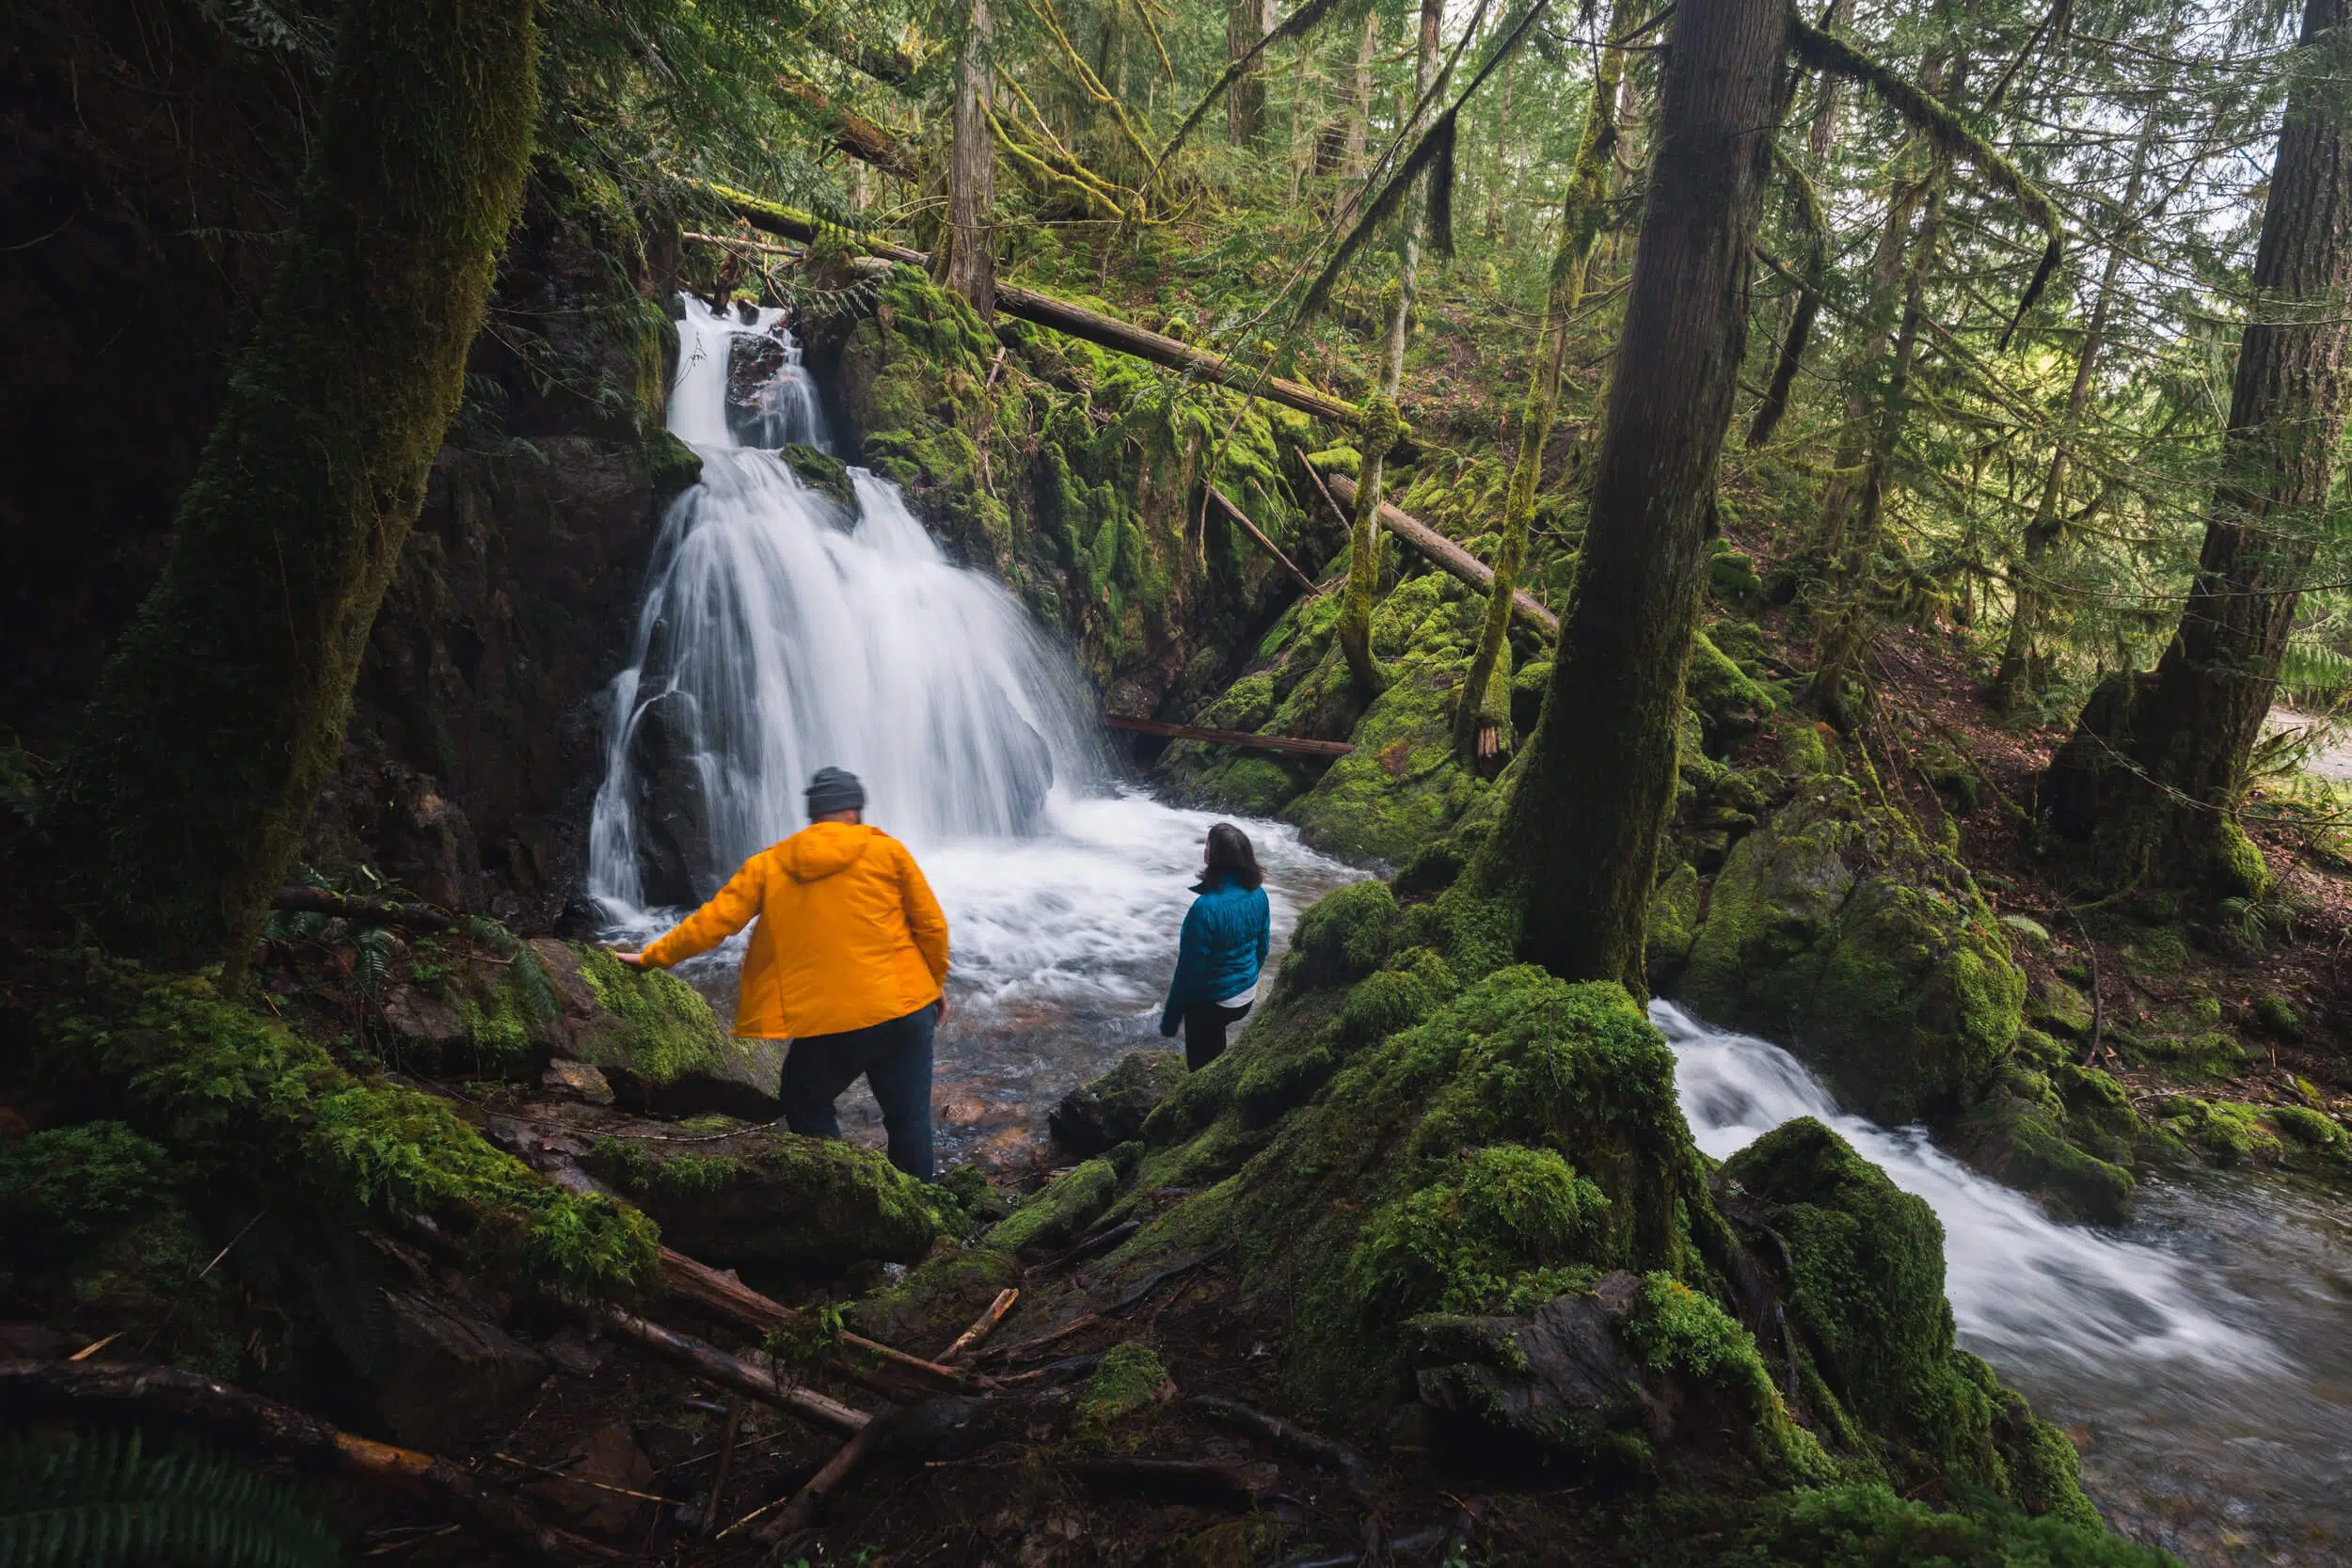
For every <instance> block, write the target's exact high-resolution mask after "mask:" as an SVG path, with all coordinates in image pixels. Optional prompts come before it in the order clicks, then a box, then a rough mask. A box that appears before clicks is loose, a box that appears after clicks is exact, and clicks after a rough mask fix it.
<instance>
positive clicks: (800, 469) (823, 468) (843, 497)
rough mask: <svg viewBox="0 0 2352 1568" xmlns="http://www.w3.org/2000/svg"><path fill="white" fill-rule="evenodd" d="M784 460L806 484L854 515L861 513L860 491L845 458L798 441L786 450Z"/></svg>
mask: <svg viewBox="0 0 2352 1568" xmlns="http://www.w3.org/2000/svg"><path fill="white" fill-rule="evenodd" d="M784 461H785V463H786V464H787V466H788V467H790V468H791V470H792V472H793V473H794V474H795V475H797V476H798V477H799V479H800V481H801V483H803V484H805V485H807V486H808V487H809V488H810V489H812V490H814V491H816V492H817V493H818V494H819V495H821V496H823V497H824V498H825V499H828V500H830V501H832V502H833V503H834V505H835V506H837V507H839V508H841V510H842V511H843V512H845V513H847V514H848V515H850V516H855V515H857V490H856V488H855V487H854V486H853V485H851V484H850V468H849V465H847V464H845V463H843V462H842V461H841V459H839V458H838V457H834V456H831V455H829V454H828V453H825V452H821V451H818V450H817V449H816V448H815V447H807V446H803V445H802V444H801V443H799V442H798V441H795V442H793V443H792V444H791V445H790V446H787V447H786V448H785V449H784Z"/></svg>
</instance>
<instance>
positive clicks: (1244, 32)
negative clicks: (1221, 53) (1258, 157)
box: [1225, 0, 1275, 150]
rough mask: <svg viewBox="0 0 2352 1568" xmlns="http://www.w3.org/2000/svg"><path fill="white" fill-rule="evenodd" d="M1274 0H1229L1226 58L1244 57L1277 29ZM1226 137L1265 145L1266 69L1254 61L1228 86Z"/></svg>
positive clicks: (1254, 145) (1249, 144)
mask: <svg viewBox="0 0 2352 1568" xmlns="http://www.w3.org/2000/svg"><path fill="white" fill-rule="evenodd" d="M1274 23H1275V17H1274V5H1273V0H1228V4H1227V5H1226V8H1225V58H1226V59H1227V60H1228V61H1229V62H1230V61H1233V60H1238V59H1241V58H1242V57H1243V56H1245V55H1248V53H1249V52H1250V51H1251V50H1252V49H1255V48H1256V47H1258V40H1260V39H1262V38H1263V37H1265V36H1266V34H1268V33H1270V32H1272V31H1273V30H1274ZM1225 139H1226V140H1227V141H1229V142H1231V143H1232V144H1233V145H1234V146H1235V147H1246V148H1250V149H1253V150H1254V149H1257V148H1261V147H1263V146H1264V145H1265V72H1264V70H1263V63H1262V62H1260V63H1252V64H1251V66H1250V67H1249V69H1248V70H1247V71H1243V72H1242V73H1241V74H1240V75H1239V76H1236V77H1234V78H1233V82H1232V86H1231V87H1227V88H1226V89H1225Z"/></svg>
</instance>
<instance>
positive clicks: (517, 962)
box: [459, 915, 558, 1024]
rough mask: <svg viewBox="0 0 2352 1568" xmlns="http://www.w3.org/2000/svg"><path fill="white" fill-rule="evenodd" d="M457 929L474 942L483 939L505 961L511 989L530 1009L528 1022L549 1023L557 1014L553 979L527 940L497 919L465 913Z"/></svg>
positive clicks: (552, 1021)
mask: <svg viewBox="0 0 2352 1568" xmlns="http://www.w3.org/2000/svg"><path fill="white" fill-rule="evenodd" d="M459 928H460V929H462V930H463V931H464V932H465V933H466V934H467V935H468V936H469V937H472V938H474V939H475V940H476V941H479V942H486V943H487V944H488V945H489V948H490V951H492V952H493V953H496V954H497V955H498V956H499V957H500V958H503V959H504V960H506V963H507V965H508V973H509V974H512V975H513V976H514V980H515V990H516V991H517V992H518V993H520V995H521V997H522V1001H523V1006H525V1007H526V1008H528V1009H529V1010H530V1013H531V1017H532V1022H536V1023H541V1024H553V1023H554V1022H555V1021H556V1019H557V1016H558V1013H557V1003H556V997H555V982H554V981H552V980H550V979H548V972H547V967H546V966H545V965H544V964H542V963H540V961H539V955H538V954H536V953H534V952H532V949H531V945H530V943H528V942H524V941H523V940H522V939H521V938H519V937H517V936H516V935H515V933H514V932H512V931H510V930H508V929H507V928H506V927H503V926H501V925H500V924H499V923H498V922H497V921H495V920H485V919H483V918H482V917H481V916H480V915H468V916H466V917H465V918H464V919H463V920H462V921H460V922H459Z"/></svg>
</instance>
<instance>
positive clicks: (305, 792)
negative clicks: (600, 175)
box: [53, 0, 538, 984]
mask: <svg viewBox="0 0 2352 1568" xmlns="http://www.w3.org/2000/svg"><path fill="white" fill-rule="evenodd" d="M535 54H536V37H535V30H534V27H533V24H532V7H531V5H530V3H529V0H348V3H347V5H346V6H345V8H344V9H343V13H342V34H341V40H340V42H339V45H338V48H337V53H336V61H335V68H334V74H333V79H332V82H331V84H330V86H329V89H328V91H327V93H326V97H325V99H324V102H325V103H326V121H325V124H324V126H323V128H322V132H321V135H320V137H319V139H318V142H317V143H316V145H315V147H314V150H313V152H312V155H311V159H310V167H309V169H308V171H307V172H306V174H305V176H304V181H303V191H302V197H301V204H300V207H299V210H298V213H297V215H296V217H295V221H294V231H293V233H292V234H291V235H289V236H288V238H287V240H286V249H285V253H284V257H283V259H282V260H281V261H279V263H278V272H277V277H276V278H275V280H274V281H273V282H272V284H271V286H270V293H269V295H268V298H267V299H266V301H265V302H264V303H263V305H262V311H261V316H260V319H259V320H258V321H257V322H256V324H255V325H254V329H253V335H252V338H251V339H250V340H249V341H248V342H247V343H246V348H245V350H244V352H243V354H242V355H241V356H240V357H239V359H238V362H237V367H236V371H235V372H234V373H233V374H232V375H231V377H230V387H229V395H228V400H227V404H226V406H225V407H224V408H223V410H222V413H221V417H220V422H219V424H218V425H217V426H215V429H214V431H213V434H212V436H211V438H210V439H209V440H208V441H207V442H206V444H205V448H204V455H203V458H202V461H201V462H200V463H199V465H198V467H197V472H196V477H195V478H194V479H193V480H192V481H191V482H190V483H189V485H188V489H187V492H186V494H185V495H183V497H182V498H181V500H180V508H179V514H178V516H177V517H176V519H175V521H174V529H173V534H172V543H171V554H170V557H169V559H168V560H167V562H165V566H164V572H163V577H162V578H161V580H159V581H158V582H157V583H156V585H155V588H154V590H153V592H151V594H149V595H148V597H147V601H146V602H145V603H144V604H143V605H141V606H140V608H139V613H138V616H137V618H136V619H135V621H134V622H133V623H132V626H131V627H130V629H129V630H128V631H127V632H125V633H124V634H123V638H122V641H121V642H120V643H119V645H118V647H117V649H116V651H115V653H114V656H113V657H112V658H111V660H110V661H109V662H108V664H107V667H106V671H105V673H104V675H103V677H102V678H101V680H100V682H99V687H98V691H97V694H96V695H95V696H94V697H93V698H92V699H91V701H90V705H89V707H88V709H87V712H86V713H85V715H84V718H83V722H82V730H81V734H80V736H79V737H78V738H77V740H76V742H75V745H74V747H73V751H72V758H71V761H70V764H69V771H68V782H67V785H66V789H65V792H64V794H63V796H62V797H61V799H60V800H59V803H58V806H57V812H56V817H55V818H54V820H53V827H54V830H55V842H56V845H57V847H58V848H59V849H60V851H61V852H62V853H63V854H64V855H65V856H67V857H69V859H68V861H67V869H68V871H69V872H70V874H71V875H72V878H73V879H74V880H75V881H76V882H78V884H79V885H80V886H81V887H82V888H83V889H84V890H85V891H86V893H87V899H88V905H87V907H88V910H89V913H90V915H91V917H92V919H93V921H94V923H95V924H96V926H97V928H98V930H99V932H100V934H101V935H102V936H103V938H104V940H105V941H106V942H109V943H110V944H112V945H114V946H116V947H117V948H119V950H121V951H123V952H126V953H131V954H135V955H136V956H138V957H142V958H150V959H153V960H157V961H160V962H164V963H168V964H173V965H191V966H192V965H198V964H203V963H208V962H212V961H215V960H225V962H226V965H227V969H228V978H229V981H230V983H231V984H234V983H236V982H237V981H238V979H239V978H240V977H241V976H242V974H243V972H244V967H245V965H246V962H247V961H248V960H249V958H250V955H251V950H252V947H253V942H254V939H255V938H256V936H257V935H258V934H259V931H260V928H261V922H262V914H263V911H266V910H267V908H268V907H269V901H270V898H271V896H272V895H274V894H276V893H277V891H278V886H279V884H281V883H282V882H283V881H284V880H285V876H286V871H287V868H288V866H289V865H290V864H291V863H293V860H294V853H295V850H296V849H297V847H299V846H300V844H301V841H302V834H303V831H304V828H305V827H306V825H307V824H308V822H309V819H310V807H311V803H312V801H313V800H314V799H315V797H316V796H317V793H318V790H319V787H320V785H322V784H324V783H325V782H326V778H327V775H328V774H329V773H330V772H331V771H332V769H333V768H334V766H335V760H336V757H337V754H338V752H339V751H340V748H341V746H342V735H343V723H344V720H345V718H346V717H347V715H348V714H349V712H350V706H351V688H352V683H353V681H354V679H355V678H356V677H357V676H358V669H359V659H360V655H361V653H362V651H363V650H364V649H365V648H366V646H367V640H368V632H369V628H370V626H372V625H373V622H374V619H375V611H376V606H377V604H378V603H379V602H380V601H381V600H382V598H383V596H384V589H385V585H386V584H387V583H388V582H389V580H390V578H391V575H392V572H393V570H394V568H395V567H396V566H397V565H398V563H399V561H400V554H401V547H402V545H403V544H404V542H405V540H406V539H407V537H408V530H409V527H410V525H411V524H413V523H414V522H415V521H416V516H417V512H418V509H419V508H420V507H421V505H422V503H423V500H424V487H425V479H426V476H427V474H428V473H429V472H430V471H431V469H432V466H433V456H434V453H435V452H436V451H438V450H439V448H440V444H441V436H442V435H443V433H444V432H445V431H446V429H447V428H448V425H449V420H450V417H451V416H452V415H453V414H454V413H455V412H456V409H457V404H458V400H459V397H460V394H461V392H462V389H463V377H464V371H465V363H466V352H467V349H468V347H469V345H470V344H471V342H472V341H473V338H474V334H475V331H476V330H477V329H478V328H479V327H480V325H481V324H482V313H483V308H484V303H485V299H486V298H487V296H488V293H489V288H490V283H491V278H492V276H493V273H494V271H495V267H496V262H497V259H498V253H499V250H500V247H501V245H503V244H504V242H505V238H506V232H507V230H508V228H509V227H510V226H511V225H512V223H513V221H514V217H515V212H516V204H517V202H518V201H519V199H520V198H521V195H522V185H523V175H524V171H525V168H526V166H528V163H529V160H530V155H531V145H532V126H533V123H534V121H535V119H536V117H537V113H538V86H537V73H536V61H535V58H534V56H535ZM457 84H463V90H455V85H457Z"/></svg>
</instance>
